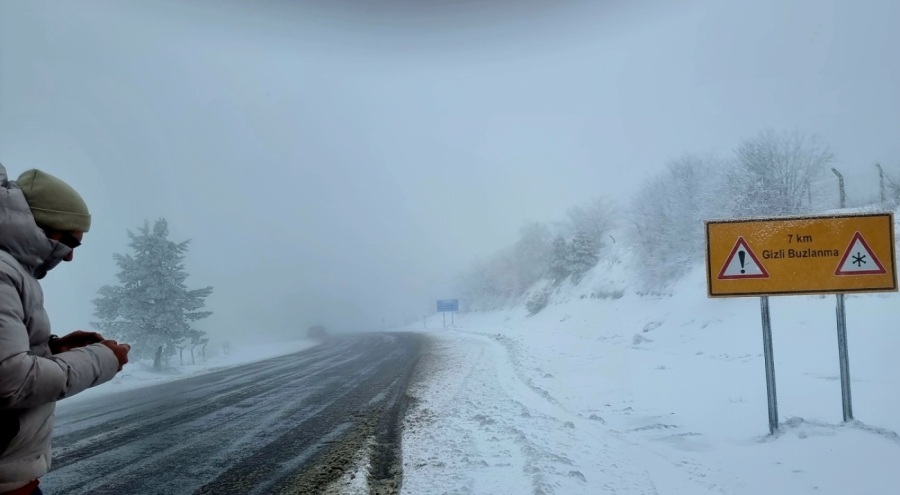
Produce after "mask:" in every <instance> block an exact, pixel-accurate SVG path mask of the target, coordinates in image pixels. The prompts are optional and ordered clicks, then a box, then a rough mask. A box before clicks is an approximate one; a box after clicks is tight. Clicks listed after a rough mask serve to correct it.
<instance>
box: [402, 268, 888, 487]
mask: <svg viewBox="0 0 900 495" xmlns="http://www.w3.org/2000/svg"><path fill="white" fill-rule="evenodd" d="M625 275H627V274H625V273H624V272H623V269H622V268H621V266H620V265H619V264H610V265H608V266H599V267H598V268H597V269H595V270H594V272H593V273H591V274H590V275H589V277H588V280H585V281H584V282H583V283H582V284H581V285H580V286H579V287H575V288H571V293H570V294H568V295H565V294H563V295H562V296H559V297H557V298H556V302H555V303H554V304H551V305H550V306H548V307H547V308H546V309H544V310H543V311H542V312H540V313H539V314H537V315H535V316H533V317H527V316H526V311H525V310H524V308H522V307H515V308H511V309H508V310H503V311H492V312H478V313H466V314H458V315H457V316H456V327H457V328H455V329H451V330H430V331H429V330H424V331H426V332H429V334H430V335H431V336H432V337H433V340H432V345H431V347H430V349H429V351H428V353H429V356H428V357H429V359H426V360H424V363H425V364H424V365H423V366H422V367H421V368H420V370H419V375H418V379H419V381H418V382H417V383H416V385H415V386H414V387H413V389H412V396H413V397H415V400H414V401H413V404H412V406H411V407H410V410H409V413H408V415H407V418H406V424H405V433H404V439H403V449H404V485H403V493H405V494H410V495H412V494H426V493H427V494H431V493H434V494H470V493H471V494H544V495H547V494H602V493H615V494H697V493H723V494H725V493H727V494H732V493H734V494H748V495H749V494H753V495H757V494H806V493H809V494H851V493H852V494H893V493H898V490H900V488H898V486H900V471H898V470H897V469H896V466H898V465H900V436H898V435H897V433H895V432H896V431H900V392H898V391H900V359H897V357H896V356H897V353H898V351H897V350H898V349H900V323H898V322H900V296H898V294H895V293H891V294H870V295H856V296H847V298H846V304H847V320H848V335H849V336H848V339H849V353H850V374H851V377H852V392H853V410H854V413H855V417H856V419H857V420H858V421H857V422H854V423H849V424H844V423H843V422H842V412H841V390H840V381H839V367H838V352H837V335H836V323H835V297H834V296H794V297H778V298H771V300H770V301H771V315H772V324H773V334H774V355H775V372H776V381H777V391H778V408H779V409H778V410H779V416H780V421H781V431H780V433H779V434H777V435H775V436H769V435H768V419H767V418H768V416H767V406H766V404H767V402H766V386H765V370H764V366H763V357H762V348H763V345H762V331H761V324H760V307H759V299H758V298H741V299H716V300H712V299H708V298H707V296H706V285H705V273H704V271H703V269H702V267H700V266H698V267H696V268H695V269H694V270H693V271H692V272H690V273H689V274H688V276H686V277H685V278H684V279H683V280H682V281H681V282H680V283H679V285H678V286H677V287H676V288H675V289H674V290H673V294H674V295H672V296H666V297H652V296H640V295H636V294H633V293H632V292H631V291H628V290H622V291H620V294H621V297H619V298H617V299H616V298H591V297H589V296H587V297H584V298H582V296H581V294H590V293H591V292H593V293H595V294H601V293H603V294H607V297H609V295H611V294H615V293H616V292H617V289H616V286H618V287H619V288H621V289H625V286H624V279H625ZM604 284H605V285H604ZM618 296H619V294H617V295H616V296H613V297H618ZM428 326H429V327H431V328H432V329H433V328H435V327H440V326H441V319H440V315H438V316H437V317H435V318H433V319H432V320H430V321H429V322H428ZM419 330H421V328H420V329H419Z"/></svg>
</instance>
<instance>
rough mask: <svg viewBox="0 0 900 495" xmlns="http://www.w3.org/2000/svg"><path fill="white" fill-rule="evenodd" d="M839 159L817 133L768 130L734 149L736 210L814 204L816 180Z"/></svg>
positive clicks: (731, 180) (786, 210)
mask: <svg viewBox="0 0 900 495" xmlns="http://www.w3.org/2000/svg"><path fill="white" fill-rule="evenodd" d="M833 160H834V154H833V153H832V152H831V151H830V150H829V148H828V147H827V146H825V145H824V144H822V143H820V142H819V141H818V140H817V139H816V138H815V137H807V136H804V135H803V134H800V133H799V132H793V133H784V134H778V133H775V132H774V131H771V130H768V131H763V132H761V133H760V134H758V135H757V136H756V137H753V138H750V139H747V140H745V141H744V142H743V143H741V145H740V146H738V148H737V149H736V150H735V151H734V159H733V160H732V163H731V165H730V167H729V168H728V172H727V174H726V185H727V192H728V197H729V198H730V200H731V212H732V213H733V214H734V215H736V216H770V215H794V214H798V213H806V212H808V211H810V210H811V209H812V184H813V182H814V181H815V180H816V179H817V178H818V177H819V176H820V174H822V173H823V172H824V171H825V167H826V166H827V165H829V164H830V163H831V162H832V161H833Z"/></svg>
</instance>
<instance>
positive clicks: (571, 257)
mask: <svg viewBox="0 0 900 495" xmlns="http://www.w3.org/2000/svg"><path fill="white" fill-rule="evenodd" d="M568 248H569V249H568V256H567V257H566V260H567V262H568V264H567V266H568V269H569V272H570V273H571V274H572V279H573V282H575V283H577V282H578V280H579V279H580V278H581V276H582V275H584V273H585V272H586V271H588V270H590V269H591V268H593V267H594V266H595V265H596V264H597V262H598V261H600V255H599V254H598V251H599V247H598V246H597V242H596V241H595V240H594V238H593V237H592V236H591V235H590V234H588V233H587V232H584V231H578V232H576V233H575V236H574V237H572V240H571V241H570V242H569V243H568Z"/></svg>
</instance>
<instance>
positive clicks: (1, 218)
mask: <svg viewBox="0 0 900 495" xmlns="http://www.w3.org/2000/svg"><path fill="white" fill-rule="evenodd" d="M69 252H70V249H69V248H68V247H67V246H65V245H63V244H61V243H58V242H56V241H53V240H50V239H48V238H47V237H46V236H45V235H44V233H43V231H41V229H40V228H38V226H37V224H35V222H34V218H33V217H32V215H31V210H30V209H29V208H28V203H27V202H26V201H25V196H24V195H23V194H22V190H21V189H19V187H18V186H17V185H16V183H15V182H12V181H9V180H8V179H7V175H6V169H5V168H4V167H3V166H2V165H0V493H2V492H4V491H8V490H12V489H15V488H18V487H19V486H22V485H25V484H27V483H28V482H29V481H31V480H34V479H36V478H39V477H41V476H43V475H44V474H46V473H47V470H48V469H49V468H50V434H51V432H52V430H53V411H54V409H55V408H56V401H58V400H60V399H63V398H66V397H70V396H72V395H75V394H77V393H78V392H81V391H82V390H85V389H87V388H89V387H93V386H94V385H98V384H100V383H103V382H106V381H109V380H110V379H112V377H113V376H115V374H116V371H117V370H118V368H119V363H118V360H117V359H116V356H115V354H113V352H112V351H111V350H110V349H109V348H107V347H106V346H104V345H102V344H93V345H90V346H87V347H82V348H79V349H73V350H70V351H67V352H63V353H60V354H56V355H52V354H51V352H50V347H49V345H48V341H49V339H50V320H49V319H48V317H47V312H46V311H44V294H43V292H42V291H41V286H40V284H39V283H38V279H40V278H43V277H44V275H46V274H47V272H48V271H49V270H51V269H52V268H53V267H55V266H56V265H58V264H59V263H60V262H61V261H62V260H63V258H64V257H66V256H67V255H68V254H69Z"/></svg>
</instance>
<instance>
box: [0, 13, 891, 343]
mask: <svg viewBox="0 0 900 495" xmlns="http://www.w3.org/2000/svg"><path fill="white" fill-rule="evenodd" d="M549 3H552V4H554V5H553V6H548V5H546V4H549ZM436 4H438V2H415V1H401V0H392V1H389V2H385V1H381V2H379V1H377V0H373V1H367V2H363V1H362V0H359V1H350V0H340V1H333V2H326V1H324V0H321V1H311V2H300V1H297V2H289V1H281V2H276V1H268V2H265V1H263V2H249V1H247V2H236V1H233V0H222V1H194V2H174V1H152V2H151V1H127V2H126V1H122V2H113V1H104V2H99V1H89V2H85V1H80V2H76V1H71V2H45V1H37V2H24V1H13V0H6V1H3V2H0V163H3V164H4V165H5V166H6V167H7V169H8V170H9V172H10V174H11V175H12V176H13V177H16V176H18V174H19V173H21V172H22V171H24V170H26V169H28V168H32V167H37V168H42V169H45V170H47V171H48V172H51V173H53V174H56V175H58V176H60V177H62V178H64V179H65V180H67V181H69V182H70V183H72V184H73V185H75V186H76V187H77V188H78V190H79V191H81V192H82V194H83V196H84V197H85V199H86V200H87V201H88V204H89V206H90V207H91V209H92V211H93V214H94V228H93V229H92V231H91V233H90V234H89V236H88V237H86V239H85V245H84V247H82V248H79V250H78V253H77V258H76V262H75V263H72V264H70V265H66V266H63V267H60V268H59V269H57V270H56V271H54V272H52V273H51V275H50V276H49V277H48V278H47V279H46V282H45V290H46V292H47V298H48V301H47V306H48V309H49V311H50V312H51V317H52V319H53V321H54V323H55V325H56V327H55V329H56V331H57V332H58V333H61V332H64V331H66V330H68V329H70V328H84V327H86V326H88V325H89V322H90V321H91V320H92V315H91V313H92V311H93V307H92V305H91V302H90V301H91V299H92V298H93V297H94V294H95V291H96V289H97V288H98V287H99V286H101V285H103V284H106V283H112V282H114V278H113V274H114V273H115V271H116V268H115V266H114V264H113V261H112V253H114V252H124V250H125V244H126V241H127V238H126V235H125V230H126V229H129V228H132V229H133V228H134V227H136V226H138V225H140V224H141V223H142V222H143V220H144V219H150V220H153V219H155V218H158V217H166V218H168V219H169V221H170V225H171V228H172V232H173V238H174V239H175V240H182V239H187V238H191V239H193V243H192V250H191V254H190V257H189V259H188V269H189V271H190V272H191V274H192V277H191V278H190V279H189V280H188V283H189V284H190V285H191V286H195V287H196V286H202V285H208V284H209V285H213V286H215V290H216V291H215V293H214V295H213V296H211V297H210V299H209V305H210V308H211V309H212V310H213V311H215V312H216V314H215V315H214V316H213V317H212V318H210V319H209V320H207V321H205V322H204V323H203V324H201V328H203V329H204V330H207V331H210V332H211V333H217V334H219V335H223V336H225V335H227V336H234V335H238V334H240V333H245V334H247V335H257V334H260V335H263V334H264V335H278V336H281V335H285V334H289V333H290V332H293V331H296V330H298V329H303V328H305V326H306V325H309V324H311V323H314V322H317V321H325V322H326V323H330V324H333V325H349V326H355V327H359V328H378V327H379V326H380V325H381V318H382V317H384V318H386V319H387V321H388V322H389V323H391V322H397V321H399V319H401V318H403V317H405V316H413V317H415V316H421V315H422V314H424V313H425V312H427V311H428V310H429V309H430V308H431V307H432V306H431V305H432V304H433V302H432V301H433V299H435V298H437V297H453V296H454V294H452V293H448V292H449V291H448V282H449V281H450V280H451V279H452V277H453V276H454V275H455V274H456V273H458V272H459V271H460V270H461V269H464V268H465V267H467V266H468V265H469V263H470V262H471V261H472V260H473V259H474V258H476V257H479V256H486V255H489V254H490V253H492V252H494V251H496V250H497V249H498V248H501V247H503V246H505V245H507V244H509V243H511V242H512V241H514V240H515V237H516V233H517V231H518V228H519V227H520V226H521V224H522V223H523V222H524V221H526V220H555V219H558V218H560V217H561V216H562V215H563V213H564V211H565V210H566V209H567V208H568V207H570V206H572V205H574V204H577V203H580V202H583V201H586V200H589V199H591V198H592V197H596V196H609V197H611V198H613V199H614V200H615V201H616V202H617V203H619V204H620V205H622V206H623V207H627V204H628V201H629V199H630V198H631V196H632V195H633V193H634V192H635V190H636V188H637V187H639V186H640V184H641V182H642V181H643V180H645V179H646V178H648V177H650V176H652V175H653V174H654V173H657V172H658V171H659V170H661V169H662V168H663V166H664V165H665V162H666V160H667V159H669V158H672V157H676V156H678V155H680V154H682V153H683V152H699V153H707V152H718V153H727V152H728V150H730V149H732V148H733V147H734V146H735V145H736V144H738V143H739V142H740V140H741V139H742V138H745V137H749V136H752V135H754V134H756V133H757V132H759V131H760V130H762V129H765V128H773V129H776V130H795V129H796V130H800V131H802V132H807V133H815V134H818V135H819V136H820V137H821V138H822V140H824V141H825V142H827V143H829V144H830V145H831V147H832V148H833V149H834V151H835V152H836V153H837V156H838V162H837V166H838V167H839V168H841V169H842V170H844V171H845V173H847V174H848V176H850V177H851V178H852V177H856V176H859V177H864V178H868V177H871V176H872V175H873V174H874V167H873V164H874V163H875V162H876V161H880V162H881V163H883V164H886V165H889V166H892V165H893V166H896V165H900V139H898V136H900V97H898V92H900V89H898V88H900V57H898V56H897V54H896V50H897V48H898V47H900V30H898V29H896V21H897V19H900V2H895V1H890V0H886V1H861V2H858V1H828V0H810V1H797V2H787V1H783V0H742V1H728V2H721V1H684V2H674V1H673V2H668V1H649V0H638V1H631V2H625V1H595V2H567V3H564V2H538V1H526V2H512V1H503V2H494V3H493V6H492V7H490V8H486V7H479V6H478V2H465V1H451V2H443V3H441V4H440V6H437V5H436ZM556 4H565V5H564V6H560V5H556Z"/></svg>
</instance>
